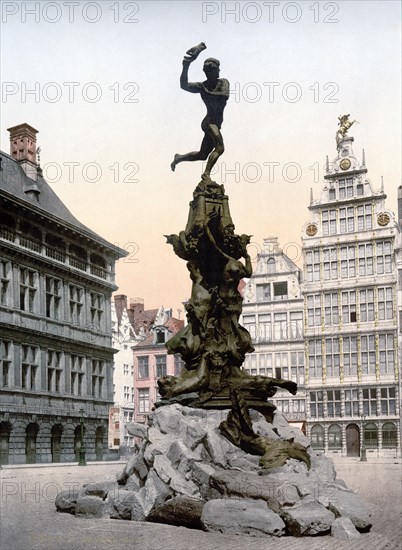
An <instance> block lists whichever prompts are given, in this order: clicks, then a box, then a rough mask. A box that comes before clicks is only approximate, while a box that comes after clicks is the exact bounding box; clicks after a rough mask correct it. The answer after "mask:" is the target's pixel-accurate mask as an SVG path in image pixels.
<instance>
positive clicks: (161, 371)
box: [155, 355, 167, 378]
mask: <svg viewBox="0 0 402 550" xmlns="http://www.w3.org/2000/svg"><path fill="white" fill-rule="evenodd" d="M166 357H167V356H166V355H155V360H156V378H161V377H162V376H166V375H167V367H166Z"/></svg>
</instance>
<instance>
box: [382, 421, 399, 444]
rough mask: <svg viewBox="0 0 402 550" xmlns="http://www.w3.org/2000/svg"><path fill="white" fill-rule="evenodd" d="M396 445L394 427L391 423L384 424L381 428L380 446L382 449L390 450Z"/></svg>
mask: <svg viewBox="0 0 402 550" xmlns="http://www.w3.org/2000/svg"><path fill="white" fill-rule="evenodd" d="M396 445H397V439H396V426H395V424H394V423H393V422H386V423H385V424H383V427H382V446H383V448H384V449H390V448H393V447H396Z"/></svg>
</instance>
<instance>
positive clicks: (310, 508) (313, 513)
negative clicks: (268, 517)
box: [281, 500, 335, 537]
mask: <svg viewBox="0 0 402 550" xmlns="http://www.w3.org/2000/svg"><path fill="white" fill-rule="evenodd" d="M281 517H282V518H283V519H284V521H285V523H286V527H287V528H288V531H289V533H290V534H291V535H293V536H295V537H302V536H305V535H324V534H329V533H330V530H331V525H332V524H333V522H334V520H335V514H333V513H332V512H330V511H329V510H327V508H325V506H323V505H322V504H320V503H319V502H316V501H314V500H306V501H301V502H300V503H298V504H296V505H295V506H294V507H292V508H288V507H284V508H282V514H281Z"/></svg>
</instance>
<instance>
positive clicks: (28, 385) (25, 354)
mask: <svg viewBox="0 0 402 550" xmlns="http://www.w3.org/2000/svg"><path fill="white" fill-rule="evenodd" d="M38 356H39V353H38V348H35V347H33V346H24V345H23V346H21V373H22V380H21V386H22V388H23V389H25V390H36V389H37V373H38Z"/></svg>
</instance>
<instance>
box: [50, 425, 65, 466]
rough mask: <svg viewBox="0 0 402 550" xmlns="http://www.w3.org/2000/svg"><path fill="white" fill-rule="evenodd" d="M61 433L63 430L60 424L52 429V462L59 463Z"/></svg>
mask: <svg viewBox="0 0 402 550" xmlns="http://www.w3.org/2000/svg"><path fill="white" fill-rule="evenodd" d="M62 431H63V430H62V427H61V426H60V424H55V425H54V426H53V428H52V440H51V450H52V462H60V459H61V434H62Z"/></svg>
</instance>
